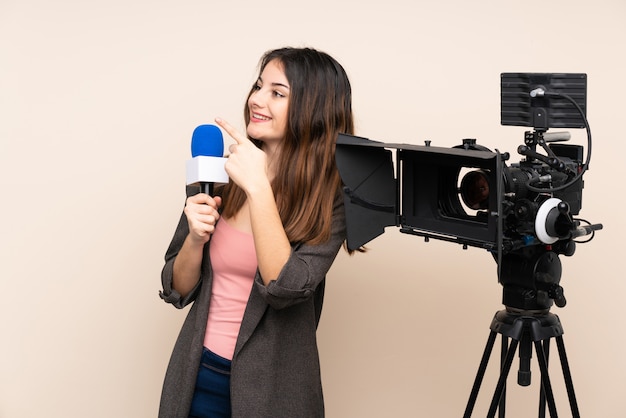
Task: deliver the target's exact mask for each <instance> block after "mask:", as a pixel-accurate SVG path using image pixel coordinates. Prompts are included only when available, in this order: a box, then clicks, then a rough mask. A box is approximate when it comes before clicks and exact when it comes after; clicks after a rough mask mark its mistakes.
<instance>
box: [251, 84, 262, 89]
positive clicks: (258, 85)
mask: <svg viewBox="0 0 626 418" xmlns="http://www.w3.org/2000/svg"><path fill="white" fill-rule="evenodd" d="M252 90H254V91H258V90H261V84H260V83H256V84H255V85H254V86H252Z"/></svg>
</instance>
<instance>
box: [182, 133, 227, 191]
mask: <svg viewBox="0 0 626 418" xmlns="http://www.w3.org/2000/svg"><path fill="white" fill-rule="evenodd" d="M223 155H224V138H223V136H222V131H220V128H218V127H217V126H215V125H200V126H198V127H197V128H196V129H194V131H193V135H192V137H191V157H192V158H191V159H190V160H187V164H186V169H187V185H188V186H189V185H192V184H199V185H200V191H201V192H202V193H206V194H208V195H210V196H213V186H214V184H215V183H228V174H226V171H225V170H224V164H225V163H226V158H224V156H223Z"/></svg>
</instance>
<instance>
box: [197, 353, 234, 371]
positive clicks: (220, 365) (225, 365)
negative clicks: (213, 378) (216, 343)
mask: <svg viewBox="0 0 626 418" xmlns="http://www.w3.org/2000/svg"><path fill="white" fill-rule="evenodd" d="M202 363H203V364H206V365H207V366H211V367H213V368H215V369H218V370H221V371H224V372H230V365H231V363H232V361H230V360H228V359H226V358H224V357H222V356H218V355H217V354H215V353H214V352H212V351H211V350H209V349H208V348H206V347H203V349H202Z"/></svg>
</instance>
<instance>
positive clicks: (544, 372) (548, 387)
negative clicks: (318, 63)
mask: <svg viewBox="0 0 626 418" xmlns="http://www.w3.org/2000/svg"><path fill="white" fill-rule="evenodd" d="M535 351H537V361H538V362H539V370H540V371H541V383H542V386H543V391H544V392H545V395H546V400H547V401H548V410H549V411H550V416H551V417H552V418H556V417H558V415H557V413H556V403H555V402H554V393H553V392H552V384H550V376H549V375H548V363H547V362H546V356H545V353H544V351H543V346H542V345H541V341H535Z"/></svg>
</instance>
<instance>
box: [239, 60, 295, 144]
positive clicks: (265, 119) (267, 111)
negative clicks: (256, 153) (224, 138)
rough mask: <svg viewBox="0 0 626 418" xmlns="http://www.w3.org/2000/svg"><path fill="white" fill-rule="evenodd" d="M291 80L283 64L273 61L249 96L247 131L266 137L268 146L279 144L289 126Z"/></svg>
mask: <svg viewBox="0 0 626 418" xmlns="http://www.w3.org/2000/svg"><path fill="white" fill-rule="evenodd" d="M289 92H290V90H289V83H288V81H287V77H286V76H285V72H284V71H283V68H282V65H281V64H280V63H279V62H277V61H276V60H273V61H270V62H269V63H268V64H267V65H266V66H265V68H264V69H263V72H262V73H261V75H260V76H259V79H258V80H257V82H256V85H255V86H254V89H253V92H252V94H251V95H250V98H249V99H248V111H249V112H250V122H249V123H248V127H247V133H248V135H249V136H250V137H251V138H254V139H258V140H260V141H263V143H264V144H265V145H266V146H267V147H277V146H278V144H280V142H281V141H282V140H283V138H284V137H285V132H286V130H287V109H288V106H289Z"/></svg>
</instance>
